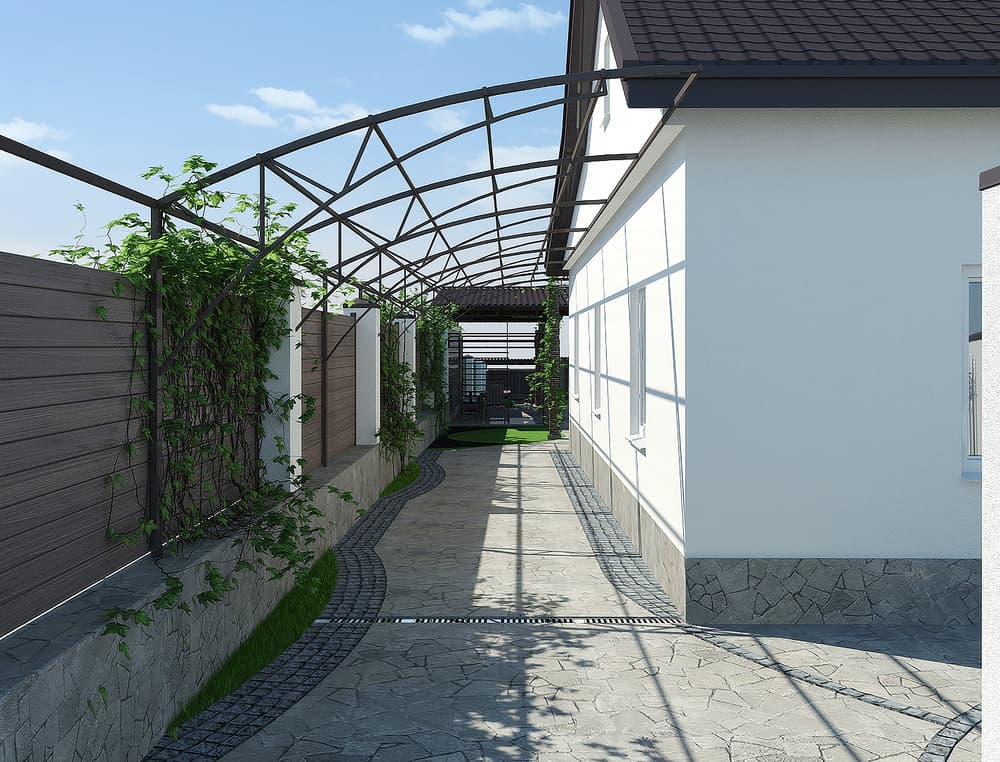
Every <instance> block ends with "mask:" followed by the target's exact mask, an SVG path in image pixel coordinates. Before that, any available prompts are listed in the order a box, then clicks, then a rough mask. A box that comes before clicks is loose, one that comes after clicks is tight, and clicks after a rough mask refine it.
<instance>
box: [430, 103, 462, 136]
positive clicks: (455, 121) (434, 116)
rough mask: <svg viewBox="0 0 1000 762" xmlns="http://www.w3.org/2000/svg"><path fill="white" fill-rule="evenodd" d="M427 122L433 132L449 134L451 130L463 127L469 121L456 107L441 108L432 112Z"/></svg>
mask: <svg viewBox="0 0 1000 762" xmlns="http://www.w3.org/2000/svg"><path fill="white" fill-rule="evenodd" d="M426 124H427V127H428V129H430V131H431V132H436V133H437V134H438V135H447V134H448V133H449V132H455V131H456V130H460V129H462V128H463V127H465V125H467V124H468V122H467V121H466V119H465V117H464V116H462V114H460V113H459V112H458V111H455V110H454V109H450V108H439V109H436V110H434V111H432V112H431V113H430V115H429V116H428V117H427V122H426Z"/></svg>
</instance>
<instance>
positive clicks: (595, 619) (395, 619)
mask: <svg viewBox="0 0 1000 762" xmlns="http://www.w3.org/2000/svg"><path fill="white" fill-rule="evenodd" d="M313 624H320V625H329V624H334V625H343V624H625V625H662V624H680V619H675V618H672V617H662V616H585V617H581V616H571V617H552V616H527V617H480V616H471V617H470V616H421V617H405V616H380V617H358V618H345V619H323V618H321V619H316V620H314V622H313Z"/></svg>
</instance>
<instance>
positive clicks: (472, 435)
mask: <svg viewBox="0 0 1000 762" xmlns="http://www.w3.org/2000/svg"><path fill="white" fill-rule="evenodd" d="M448 438H449V439H457V440H458V441H459V442H476V443H477V444H498V445H499V444H526V443H528V442H545V441H547V440H548V438H549V429H548V427H546V426H512V427H508V428H501V427H500V426H493V427H491V428H488V429H473V430H472V431H455V432H452V433H450V434H448Z"/></svg>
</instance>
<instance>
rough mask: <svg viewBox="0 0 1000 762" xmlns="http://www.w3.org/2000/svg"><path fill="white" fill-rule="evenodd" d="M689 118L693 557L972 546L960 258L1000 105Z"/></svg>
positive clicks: (973, 221) (999, 126)
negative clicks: (965, 459) (965, 476)
mask: <svg viewBox="0 0 1000 762" xmlns="http://www.w3.org/2000/svg"><path fill="white" fill-rule="evenodd" d="M677 119H678V121H679V122H681V123H683V124H684V138H685V140H686V150H687V156H688V167H687V248H688V253H689V267H688V273H687V302H686V304H687V327H688V336H687V347H688V363H687V374H688V375H687V388H688V390H689V395H688V409H689V417H688V422H689V426H688V430H687V434H688V440H687V445H688V447H687V451H688V459H687V476H688V481H687V502H688V506H689V510H688V512H687V515H686V517H685V520H686V527H687V536H686V539H687V551H688V556H689V557H723V558H725V557H765V558H766V557H784V556H794V557H834V558H857V557H889V558H977V557H979V556H980V484H979V483H978V482H973V481H968V480H964V479H963V478H962V426H963V420H964V417H965V415H966V412H965V410H966V408H965V404H966V399H967V398H966V396H965V394H966V387H965V373H964V368H965V357H964V352H965V347H966V342H965V341H963V336H962V321H963V312H964V310H965V307H964V301H963V299H964V293H965V288H966V286H965V282H964V279H963V274H962V266H963V265H969V264H978V263H979V261H980V233H979V231H980V204H981V202H980V199H979V194H978V190H977V188H976V185H975V178H976V177H977V176H978V172H979V171H980V169H981V168H982V167H983V166H985V165H986V164H988V163H989V158H990V157H991V156H992V155H994V151H995V146H996V135H997V134H1000V110H992V111H990V110H975V109H967V110H938V111H933V110H907V109H899V110H894V111H887V110H797V111H788V110H761V111H753V112H750V111H746V112H737V111H727V110H712V111H709V110H701V111H694V112H692V111H688V112H682V113H680V114H678V116H677Z"/></svg>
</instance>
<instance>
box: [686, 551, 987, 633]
mask: <svg viewBox="0 0 1000 762" xmlns="http://www.w3.org/2000/svg"><path fill="white" fill-rule="evenodd" d="M686 565H687V616H688V620H689V621H690V622H692V623H693V624H746V623H750V622H761V623H774V624H810V623H814V624H821V623H822V624H927V625H958V624H979V623H980V619H981V616H980V607H981V601H980V598H981V595H982V575H981V566H982V562H981V561H980V560H979V559H978V558H963V559H954V558H948V559H937V558H750V559H747V558H739V559H737V558H689V559H687V562H686Z"/></svg>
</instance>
